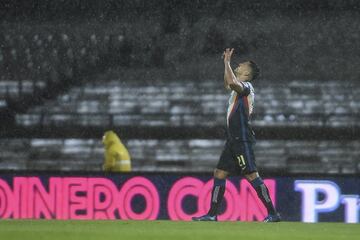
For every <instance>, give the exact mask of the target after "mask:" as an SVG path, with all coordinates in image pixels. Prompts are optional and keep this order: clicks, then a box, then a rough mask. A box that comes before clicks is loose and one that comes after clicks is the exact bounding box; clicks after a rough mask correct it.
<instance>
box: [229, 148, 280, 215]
mask: <svg viewBox="0 0 360 240" xmlns="http://www.w3.org/2000/svg"><path fill="white" fill-rule="evenodd" d="M233 152H234V153H235V156H236V159H237V160H238V164H239V167H240V168H241V170H242V173H243V174H244V176H245V178H246V179H247V180H248V181H249V183H250V184H251V186H252V187H253V188H254V189H255V191H256V193H257V195H258V197H259V199H260V200H261V202H262V203H263V204H264V206H265V207H266V209H267V211H268V214H269V216H268V217H267V218H271V219H270V220H269V219H268V220H269V221H280V216H279V214H278V213H277V212H276V210H275V208H274V205H273V202H272V200H271V198H270V195H269V190H268V188H267V187H266V185H265V184H264V181H263V180H262V179H261V177H260V176H259V173H258V171H257V167H256V162H255V155H254V151H253V148H252V143H250V142H234V144H233ZM267 218H266V219H267ZM266 219H265V220H266Z"/></svg>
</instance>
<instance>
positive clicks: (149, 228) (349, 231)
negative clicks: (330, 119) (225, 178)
mask: <svg viewBox="0 0 360 240" xmlns="http://www.w3.org/2000/svg"><path fill="white" fill-rule="evenodd" d="M0 239H1V240H2V239H4V240H12V239H16V240H28V239H29V240H32V239H33V240H42V239H44V240H45V239H46V240H72V239H74V240H75V239H76V240H92V239H94V240H95V239H96V240H111V239H117V240H120V239H124V240H125V239H126V240H132V239H139V240H140V239H141V240H142V239H154V240H155V239H156V240H162V239H166V240H178V239H179V240H187V239H196V240H202V239H206V240H210V239H222V240H230V239H236V240H241V239H244V240H252V239H259V240H263V239H274V240H275V239H276V240H282V239H289V240H297V239H309V240H310V239H311V240H322V239H324V240H331V239H334V240H341V239H346V240H352V239H360V225H359V224H345V223H316V224H309V223H308V224H306V223H295V222H281V223H261V222H176V221H120V220H117V221H56V220H51V221H45V220H0Z"/></svg>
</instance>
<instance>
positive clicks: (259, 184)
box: [250, 177, 276, 215]
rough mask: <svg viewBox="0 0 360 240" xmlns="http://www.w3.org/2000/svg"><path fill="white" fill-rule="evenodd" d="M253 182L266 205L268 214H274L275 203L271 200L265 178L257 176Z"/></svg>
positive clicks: (252, 184)
mask: <svg viewBox="0 0 360 240" xmlns="http://www.w3.org/2000/svg"><path fill="white" fill-rule="evenodd" d="M250 183H251V186H253V188H254V189H255V191H256V193H257V195H258V197H259V198H260V200H261V202H262V203H263V204H264V206H265V207H266V209H267V211H268V214H271V215H274V214H276V210H275V208H274V205H273V203H272V201H271V198H270V195H269V190H268V188H267V187H266V185H265V184H264V182H263V180H262V179H261V178H260V177H257V178H255V179H254V180H253V181H252V182H250Z"/></svg>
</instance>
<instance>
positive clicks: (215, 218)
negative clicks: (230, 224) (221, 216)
mask: <svg viewBox="0 0 360 240" xmlns="http://www.w3.org/2000/svg"><path fill="white" fill-rule="evenodd" d="M192 220H193V221H210V222H211V221H213V222H217V216H210V215H208V214H206V215H204V216H201V217H192Z"/></svg>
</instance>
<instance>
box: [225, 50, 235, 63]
mask: <svg viewBox="0 0 360 240" xmlns="http://www.w3.org/2000/svg"><path fill="white" fill-rule="evenodd" d="M233 52H234V49H233V48H227V49H225V51H224V53H223V58H224V63H229V62H230V60H231V56H232V54H233Z"/></svg>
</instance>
